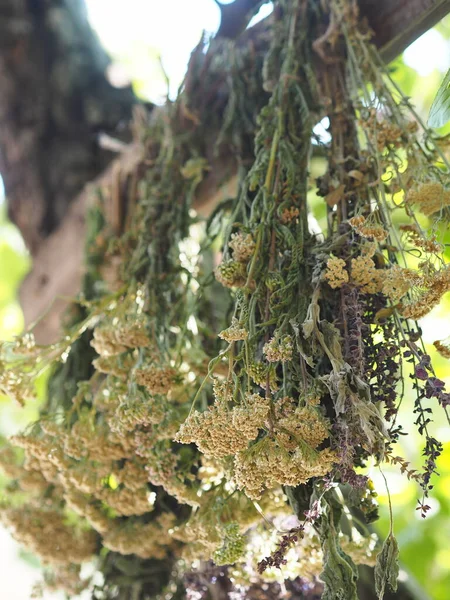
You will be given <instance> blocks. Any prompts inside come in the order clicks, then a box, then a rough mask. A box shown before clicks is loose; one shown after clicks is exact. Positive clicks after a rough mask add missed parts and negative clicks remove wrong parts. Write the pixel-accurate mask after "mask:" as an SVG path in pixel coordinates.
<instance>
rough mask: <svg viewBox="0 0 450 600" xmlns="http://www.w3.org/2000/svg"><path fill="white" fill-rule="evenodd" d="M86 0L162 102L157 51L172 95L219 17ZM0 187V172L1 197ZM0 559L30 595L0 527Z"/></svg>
mask: <svg viewBox="0 0 450 600" xmlns="http://www.w3.org/2000/svg"><path fill="white" fill-rule="evenodd" d="M224 3H225V2H224ZM86 5H87V9H88V15H89V19H90V21H91V24H92V25H93V27H94V28H95V29H96V31H97V33H98V35H99V38H100V40H101V42H102V44H103V45H104V47H105V48H106V49H107V51H108V52H109V53H110V54H111V56H112V57H113V61H114V68H113V69H112V70H111V77H112V78H115V80H116V81H118V80H119V79H123V80H124V81H125V80H126V78H128V79H133V80H134V81H136V82H137V89H138V91H139V93H140V95H142V96H144V97H146V98H148V99H150V100H152V101H155V102H160V101H161V99H162V98H163V96H164V94H165V92H166V89H165V83H164V79H163V77H162V76H161V70H160V67H159V62H158V59H157V57H158V55H159V56H160V57H161V62H162V64H163V67H164V70H165V72H166V74H167V76H168V78H169V81H170V95H171V96H174V94H175V93H176V89H177V88H178V86H179V84H180V83H181V81H182V79H183V76H184V73H185V71H186V65H187V62H188V60H189V55H190V53H191V51H192V49H193V48H194V47H195V46H196V44H197V43H198V41H199V39H200V36H201V34H202V31H206V32H209V33H214V32H215V31H216V30H217V28H218V25H219V19H220V13H219V8H218V7H217V6H216V4H215V2H214V1H213V0H127V1H126V2H125V1H123V0H86ZM269 11H270V4H268V5H266V6H264V7H263V9H262V10H261V12H260V14H259V15H258V16H259V17H260V18H262V17H264V16H265V15H266V14H268V12H269ZM404 60H405V62H406V64H407V65H408V66H410V67H412V68H414V69H415V70H416V71H418V73H419V74H420V75H421V76H427V75H429V74H430V73H431V72H433V71H434V70H435V69H437V70H439V71H441V72H443V73H444V72H445V71H446V70H447V69H448V68H449V66H450V45H449V42H447V41H446V40H445V39H444V37H443V36H442V35H441V34H440V33H439V32H437V31H436V30H430V31H429V32H427V33H426V34H425V35H423V36H422V37H421V38H420V39H418V40H417V41H416V42H415V43H414V44H412V45H411V46H410V47H409V48H408V49H407V50H406V52H405V54H404ZM1 188H2V185H1V178H0V199H1V196H2V193H1ZM439 316H440V317H441V319H442V315H439ZM439 323H442V321H439ZM438 326H439V325H438ZM431 328H433V327H431ZM0 564H1V565H2V591H1V597H2V599H3V598H5V600H29V598H30V590H31V585H32V583H33V581H35V580H36V579H37V578H38V572H37V571H35V570H34V569H32V568H31V567H29V566H28V565H26V564H25V563H24V562H22V561H21V560H20V559H19V558H18V546H17V545H16V544H15V543H14V542H13V541H12V540H11V539H10V538H9V536H8V535H7V534H6V533H5V532H4V531H2V530H0ZM45 598H46V600H50V598H55V596H53V595H46V596H45Z"/></svg>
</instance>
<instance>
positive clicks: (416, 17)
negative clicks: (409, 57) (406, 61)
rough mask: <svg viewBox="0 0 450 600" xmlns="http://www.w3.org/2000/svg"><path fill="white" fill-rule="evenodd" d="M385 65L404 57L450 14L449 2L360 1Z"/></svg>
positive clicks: (406, 0)
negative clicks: (402, 55)
mask: <svg viewBox="0 0 450 600" xmlns="http://www.w3.org/2000/svg"><path fill="white" fill-rule="evenodd" d="M360 10H361V15H363V16H364V17H366V18H367V20H368V22H369V25H370V27H371V29H372V30H373V31H374V33H375V37H374V42H375V45H376V46H377V47H378V49H379V51H380V53H381V56H382V58H383V60H384V61H385V62H390V61H391V60H393V59H394V58H395V57H396V56H398V55H399V54H401V53H402V52H403V50H405V48H407V47H408V46H409V44H412V42H414V41H415V40H416V39H417V38H418V37H420V36H421V35H422V34H423V33H425V32H426V31H427V30H428V29H430V28H431V27H433V26H434V25H436V23H438V22H439V21H440V20H441V19H443V18H444V17H445V16H446V15H447V14H449V13H450V0H360Z"/></svg>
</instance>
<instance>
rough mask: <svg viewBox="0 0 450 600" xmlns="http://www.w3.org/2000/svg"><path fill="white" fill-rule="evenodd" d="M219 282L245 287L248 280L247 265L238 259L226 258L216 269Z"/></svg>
mask: <svg viewBox="0 0 450 600" xmlns="http://www.w3.org/2000/svg"><path fill="white" fill-rule="evenodd" d="M214 275H215V277H216V279H217V281H218V282H219V283H221V284H222V285H223V286H225V287H230V288H231V287H243V286H244V285H245V282H246V271H245V265H244V264H243V263H240V262H238V261H237V260H233V259H228V260H224V261H222V262H221V263H220V265H218V266H217V267H216V269H215V270H214Z"/></svg>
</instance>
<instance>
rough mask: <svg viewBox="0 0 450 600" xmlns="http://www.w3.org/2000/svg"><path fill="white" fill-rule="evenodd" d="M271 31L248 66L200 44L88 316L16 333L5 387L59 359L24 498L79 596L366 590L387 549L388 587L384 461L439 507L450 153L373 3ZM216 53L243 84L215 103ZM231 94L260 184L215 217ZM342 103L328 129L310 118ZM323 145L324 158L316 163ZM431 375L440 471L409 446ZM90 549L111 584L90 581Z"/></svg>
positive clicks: (336, 1)
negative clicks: (211, 103) (214, 168)
mask: <svg viewBox="0 0 450 600" xmlns="http://www.w3.org/2000/svg"><path fill="white" fill-rule="evenodd" d="M324 23H327V26H326V27H324V25H323V24H324ZM271 36H272V40H271V45H270V48H269V49H268V50H267V51H266V50H263V49H262V48H255V49H254V51H253V52H246V51H245V50H243V49H242V48H241V47H240V46H239V43H238V42H236V43H234V42H228V41H227V42H226V44H225V45H224V46H223V47H222V48H221V51H222V57H223V61H224V64H226V65H227V76H226V77H225V80H221V79H220V76H219V74H220V72H221V71H220V65H217V64H216V63H215V62H214V60H212V58H211V55H210V54H209V52H213V50H211V49H209V50H208V52H206V53H205V49H204V46H203V45H200V46H199V48H197V50H196V51H195V52H194V53H193V58H192V61H191V67H190V70H189V73H188V76H187V79H186V83H185V87H184V90H183V91H182V92H181V94H180V96H179V98H178V99H177V100H176V101H175V102H173V103H168V104H167V105H166V106H165V107H164V109H161V110H158V111H156V112H155V114H154V115H153V116H152V118H151V121H150V122H149V123H148V122H146V123H145V124H142V123H141V125H140V127H138V129H139V135H140V144H141V148H142V160H141V161H140V163H139V164H138V165H137V167H136V169H135V172H134V173H133V177H131V178H130V179H129V181H128V185H127V186H126V187H125V191H124V197H123V198H122V200H123V209H124V210H123V213H125V214H122V221H123V224H122V231H121V232H120V233H119V234H118V232H117V230H116V229H114V228H113V227H112V226H111V223H110V222H109V221H108V206H109V205H110V202H111V198H114V200H115V201H117V193H116V192H117V191H116V190H114V189H103V190H99V202H98V204H97V207H96V209H95V211H94V212H93V214H92V215H91V232H90V236H89V241H88V242H89V243H88V248H87V258H88V272H87V276H86V281H85V289H84V294H83V295H82V296H81V297H80V299H79V302H78V303H77V307H75V308H74V314H73V318H72V321H73V323H72V325H70V326H68V329H67V334H66V336H65V337H64V339H63V340H62V341H61V342H60V343H58V344H54V345H52V346H49V347H45V348H44V347H40V346H37V345H36V344H35V342H34V338H33V335H32V332H30V333H27V334H25V335H24V336H22V337H21V338H19V339H18V340H16V342H14V343H12V344H4V346H3V349H2V361H3V362H2V367H3V370H2V373H1V375H0V383H1V386H2V389H3V390H5V391H7V392H8V393H9V394H10V395H11V396H13V397H14V398H15V399H17V400H18V401H19V402H23V401H24V400H25V399H26V398H28V397H32V396H33V393H34V392H33V381H34V379H35V377H36V376H37V375H38V374H39V373H40V372H42V371H43V370H44V369H46V368H51V369H52V375H51V384H50V388H49V389H50V393H49V399H48V402H47V405H46V406H45V408H44V410H43V411H42V415H41V418H40V419H39V421H38V422H37V423H34V424H32V425H31V426H30V427H29V428H28V429H27V431H25V432H24V433H23V434H21V435H18V436H15V437H14V438H13V439H12V440H10V442H8V443H6V442H5V444H4V445H3V447H2V450H1V455H0V463H1V465H2V466H3V468H4V470H5V471H6V473H7V475H8V476H9V477H10V483H9V485H8V487H7V489H6V492H7V493H6V494H5V496H4V499H3V504H2V510H1V518H2V520H3V521H4V522H5V523H6V524H8V526H10V527H11V529H12V530H13V532H14V535H15V536H16V537H17V538H18V539H19V540H20V541H22V542H23V543H24V544H25V545H27V546H28V547H29V548H30V549H31V550H33V551H34V552H35V553H37V554H38V555H39V556H40V557H41V559H42V561H43V564H44V566H45V568H46V573H45V577H44V579H45V584H46V585H47V586H49V587H51V588H55V587H63V588H64V589H65V590H66V592H67V593H68V594H69V595H71V596H75V595H76V594H78V593H79V592H80V591H82V590H83V589H90V590H91V593H92V597H93V598H98V599H100V598H102V599H105V598H117V597H119V598H122V597H123V598H128V597H133V598H139V599H142V600H144V598H161V597H164V598H174V599H175V598H202V597H205V598H206V597H207V596H206V595H202V594H203V591H204V590H205V589H207V587H208V585H210V584H211V585H212V584H213V583H214V585H219V584H220V585H222V586H223V587H224V590H225V589H226V590H227V593H228V592H231V591H232V592H233V594H234V596H233V597H235V598H240V597H242V598H253V597H255V598H261V597H270V598H276V597H282V594H283V593H284V592H283V590H284V591H286V590H289V593H291V594H292V597H299V598H300V597H302V598H315V597H317V590H318V589H319V588H320V589H321V593H322V598H324V599H325V600H338V599H340V600H342V599H343V598H345V599H346V600H352V599H356V598H357V580H358V566H357V565H359V564H366V565H370V566H375V579H376V593H377V595H378V597H379V598H382V597H383V594H384V591H385V589H386V587H387V586H390V587H391V588H392V589H395V588H396V585H397V584H396V576H397V571H398V565H397V555H398V548H397V543H396V541H395V537H394V533H393V527H392V522H391V531H390V534H389V536H388V538H387V540H386V541H385V542H384V544H383V545H382V547H381V548H380V547H378V546H377V539H376V536H375V535H374V534H373V533H371V530H370V528H369V526H368V524H369V523H371V522H372V521H373V520H375V519H376V518H377V507H376V502H375V500H374V498H375V496H376V493H375V491H374V490H373V485H372V483H371V481H370V479H369V478H368V477H367V475H365V474H364V470H363V468H364V467H366V466H373V465H381V464H382V463H383V462H387V463H390V464H394V465H395V464H397V465H399V468H400V469H401V471H402V472H405V476H406V475H407V476H408V477H410V478H413V479H414V480H416V481H417V484H418V486H420V487H421V490H422V498H421V500H420V503H419V508H420V509H421V511H422V515H423V516H425V514H426V512H427V510H428V508H429V507H428V506H427V503H426V498H427V496H428V494H429V492H430V491H431V489H432V476H433V475H434V474H435V471H436V459H437V457H438V456H439V454H440V452H441V450H442V446H441V444H440V442H439V441H438V440H437V439H435V438H434V437H433V435H432V428H431V418H432V410H433V409H434V408H436V410H438V409H439V410H443V411H444V412H445V414H446V415H447V410H448V405H449V403H450V396H449V393H448V392H446V391H445V389H444V384H443V382H442V381H440V380H439V379H437V378H436V376H435V374H434V372H433V368H432V365H431V361H430V357H429V356H428V355H427V354H426V352H425V350H424V347H423V344H422V342H421V339H420V329H419V328H418V327H417V325H416V324H415V322H414V321H415V320H416V319H419V318H421V317H423V316H424V315H425V314H427V313H428V312H429V311H430V310H431V309H432V308H433V307H435V306H436V305H438V304H439V302H440V300H441V298H442V296H443V295H444V294H445V293H446V292H447V291H449V289H450V267H449V265H448V262H446V256H445V245H444V235H445V229H446V226H447V222H448V218H449V214H450V212H449V208H450V190H449V189H448V185H447V182H448V172H449V164H448V161H447V158H446V155H445V151H444V150H443V149H442V145H441V144H440V143H439V139H437V138H436V136H435V135H434V134H433V133H431V132H430V131H428V130H427V129H426V128H425V127H424V126H423V124H422V123H421V122H420V120H419V119H418V117H417V115H415V113H414V111H413V108H412V107H411V105H410V104H409V102H408V100H407V99H405V98H404V97H403V96H402V95H401V93H400V92H399V90H397V89H396V87H395V86H394V84H393V83H392V81H391V80H390V79H389V77H388V75H387V74H386V72H385V69H384V67H383V65H382V64H381V62H380V60H379V57H378V56H377V53H376V51H375V50H374V48H373V47H372V46H371V45H370V35H369V33H368V32H367V31H365V30H364V29H361V28H360V25H359V19H358V12H357V9H356V6H355V3H354V2H352V1H351V0H328V1H325V2H322V3H317V2H304V1H300V0H298V1H294V2H293V1H292V0H278V1H277V2H275V12H274V22H273V28H272V30H271ZM247 68H248V69H250V71H251V72H252V73H254V74H253V75H249V74H248V73H247V76H248V77H249V78H251V81H250V83H249V84H248V85H246V83H245V77H244V73H245V72H246V71H245V70H246V69H247ZM205 74H207V75H208V77H210V80H209V83H210V84H211V85H212V84H214V86H215V87H216V88H217V87H220V86H222V87H223V89H224V90H225V91H226V92H227V94H224V96H226V97H228V98H229V100H228V104H226V105H221V106H220V107H217V106H216V107H214V111H215V112H213V113H212V114H211V116H209V115H208V110H209V107H208V102H207V101H205V99H204V98H203V99H201V101H200V100H199V98H198V86H197V85H196V84H197V83H198V82H199V81H200V80H201V79H202V78H203V79H204V78H205V76H206V75H205ZM199 102H200V107H201V111H200V112H196V107H198V106H199V104H198V103H199ZM218 114H219V115H220V116H221V117H223V127H222V129H221V132H220V135H218V136H217V140H218V141H217V145H216V150H217V152H218V154H219V155H221V156H224V155H226V153H227V152H228V153H232V152H233V153H234V155H235V156H236V157H237V162H238V172H239V192H238V194H237V197H236V198H235V199H233V200H232V201H230V200H227V201H225V202H223V203H222V204H221V205H219V206H218V207H217V208H216V210H215V211H214V213H213V214H212V215H211V217H210V218H209V220H208V221H207V222H206V223H205V222H203V221H201V219H199V218H198V217H197V216H196V215H195V213H194V212H193V211H192V210H191V205H192V201H193V199H194V197H195V194H196V193H197V191H198V189H199V186H200V185H203V184H204V183H205V179H207V177H208V176H209V174H210V170H211V164H210V163H211V160H213V159H212V158H211V157H210V156H208V151H207V147H208V143H209V142H210V140H211V137H212V135H211V131H209V130H208V127H212V124H216V125H217V120H218ZM256 117H257V118H256ZM324 117H328V119H329V122H330V126H329V133H330V140H329V141H328V142H323V141H320V140H319V139H318V138H317V136H316V135H315V134H314V133H313V127H314V125H315V124H316V123H317V122H318V121H319V120H320V119H322V118H324ZM253 138H254V149H253V150H251V144H250V143H249V140H250V139H253ZM319 150H320V154H321V155H322V156H325V157H326V161H327V170H326V172H325V174H324V175H323V176H321V177H320V178H319V179H318V180H317V181H316V182H311V179H310V175H309V172H310V165H311V159H312V156H314V154H315V153H316V152H317V151H319ZM206 156H208V157H207V158H205V157H206ZM214 160H215V159H214ZM314 193H316V194H317V195H318V196H319V197H322V198H323V202H325V203H326V205H327V211H328V214H327V230H326V231H323V232H320V233H319V232H318V226H317V223H314V222H313V218H312V217H311V204H310V201H311V198H312V195H313V194H314ZM218 240H220V241H221V242H222V244H223V248H222V253H221V257H220V259H219V260H217V243H218ZM435 346H436V348H437V349H438V351H439V352H440V353H441V354H442V355H443V356H447V357H448V355H449V354H450V351H449V349H448V346H449V344H448V341H445V340H441V341H436V342H435ZM409 364H410V365H411V368H410V369H409V370H410V375H408V368H409ZM409 377H411V378H412V387H413V390H414V392H415V394H416V396H415V401H414V404H413V408H412V410H413V411H414V414H415V420H416V421H415V422H416V425H417V428H418V431H419V433H420V434H421V435H422V436H423V438H424V457H425V464H424V466H423V469H422V471H417V470H413V469H412V468H411V467H410V466H409V465H408V463H407V462H406V461H405V460H404V459H402V458H401V457H399V456H397V455H396V454H395V452H396V450H395V443H396V442H397V439H398V437H399V435H400V434H404V433H406V432H405V431H404V430H403V427H402V424H401V414H400V413H399V407H400V404H401V403H402V400H403V395H404V391H402V390H403V389H404V385H403V383H404V380H405V378H406V379H408V378H409ZM433 403H434V404H433ZM405 410H406V409H405ZM447 418H448V417H447ZM20 449H21V450H20ZM391 521H392V511H391ZM93 560H95V561H96V562H95V564H96V568H97V569H98V570H100V571H101V572H102V573H103V575H104V582H103V583H102V584H99V583H98V582H97V583H95V581H96V580H95V578H94V579H90V578H82V577H81V576H80V571H81V566H82V564H83V563H85V562H87V561H93ZM208 561H213V563H215V565H216V566H214V565H212V563H211V562H208ZM194 567H195V568H194ZM218 567H221V569H219V570H218ZM281 567H283V568H282V570H281ZM217 582H219V583H217ZM205 585H206V587H205ZM264 586H265V587H264ZM263 590H266V591H267V590H270V592H267V594H269V595H268V596H267V595H262V594H263ZM38 592H39V590H37V591H36V593H37V594H38ZM264 593H265V592H264ZM286 593H287V592H286ZM295 594H297V596H296V595H295ZM283 597H284V596H283Z"/></svg>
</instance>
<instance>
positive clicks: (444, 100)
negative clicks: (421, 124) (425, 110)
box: [428, 69, 450, 127]
mask: <svg viewBox="0 0 450 600" xmlns="http://www.w3.org/2000/svg"><path fill="white" fill-rule="evenodd" d="M448 121H450V69H449V70H448V71H447V75H446V76H445V77H444V79H443V81H442V83H441V85H440V87H439V89H438V92H437V94H436V98H435V99H434V101H433V104H432V105H431V108H430V114H429V116H428V125H429V126H430V127H442V126H443V125H445V124H446V123H448Z"/></svg>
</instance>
